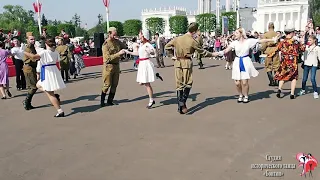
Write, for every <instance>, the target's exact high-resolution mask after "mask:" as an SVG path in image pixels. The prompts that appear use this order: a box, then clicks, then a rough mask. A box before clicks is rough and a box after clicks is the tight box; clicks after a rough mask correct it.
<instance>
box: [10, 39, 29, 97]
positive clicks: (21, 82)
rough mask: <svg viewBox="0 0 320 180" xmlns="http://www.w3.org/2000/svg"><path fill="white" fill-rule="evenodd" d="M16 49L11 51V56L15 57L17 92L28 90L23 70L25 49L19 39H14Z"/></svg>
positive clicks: (13, 59)
mask: <svg viewBox="0 0 320 180" xmlns="http://www.w3.org/2000/svg"><path fill="white" fill-rule="evenodd" d="M12 42H13V44H14V47H13V48H12V49H11V54H12V55H13V58H12V61H13V63H14V65H15V69H16V84H17V85H16V87H17V90H18V91H20V90H24V89H26V79H25V77H24V73H23V71H22V68H23V61H22V59H23V56H24V53H23V51H24V50H23V48H22V47H21V46H20V42H19V40H18V39H13V41H12Z"/></svg>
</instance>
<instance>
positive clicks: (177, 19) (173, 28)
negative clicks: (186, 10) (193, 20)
mask: <svg viewBox="0 0 320 180" xmlns="http://www.w3.org/2000/svg"><path fill="white" fill-rule="evenodd" d="M169 26H170V32H171V33H173V34H184V33H186V32H187V29H188V18H187V17H186V16H171V17H170V19H169Z"/></svg>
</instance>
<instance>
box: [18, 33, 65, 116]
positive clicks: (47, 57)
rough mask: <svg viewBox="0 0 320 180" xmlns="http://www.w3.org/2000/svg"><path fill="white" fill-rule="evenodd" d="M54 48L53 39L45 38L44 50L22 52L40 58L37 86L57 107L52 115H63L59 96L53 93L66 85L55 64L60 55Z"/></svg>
mask: <svg viewBox="0 0 320 180" xmlns="http://www.w3.org/2000/svg"><path fill="white" fill-rule="evenodd" d="M55 48H56V43H55V39H53V38H47V39H46V49H45V50H42V51H40V52H38V54H31V53H27V52H25V53H24V54H25V55H26V56H28V57H30V58H33V59H40V60H39V65H40V66H41V70H40V80H39V81H38V83H37V88H39V89H40V90H41V91H44V92H45V93H46V94H47V96H48V98H49V100H50V101H51V103H52V104H53V106H54V107H55V108H56V109H57V111H58V113H57V114H56V115H55V116H54V117H64V112H63V110H62V109H61V107H60V102H59V97H58V96H57V95H55V94H54V91H57V90H61V89H63V88H65V87H66V85H65V84H64V82H63V79H62V77H61V73H60V71H59V69H58V67H57V65H56V63H57V62H59V61H60V56H59V53H58V52H57V51H56V50H55Z"/></svg>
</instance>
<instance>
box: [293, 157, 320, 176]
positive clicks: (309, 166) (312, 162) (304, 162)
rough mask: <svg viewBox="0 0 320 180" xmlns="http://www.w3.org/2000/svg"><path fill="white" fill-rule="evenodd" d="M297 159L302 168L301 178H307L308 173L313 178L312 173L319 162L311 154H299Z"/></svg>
mask: <svg viewBox="0 0 320 180" xmlns="http://www.w3.org/2000/svg"><path fill="white" fill-rule="evenodd" d="M296 159H297V160H298V161H299V167H300V166H301V167H302V172H301V174H300V176H303V175H304V176H305V177H307V173H308V172H309V177H312V171H313V170H314V169H315V168H316V167H317V166H318V161H317V159H316V158H314V157H313V156H312V155H311V154H310V153H308V154H304V153H298V154H297V155H296Z"/></svg>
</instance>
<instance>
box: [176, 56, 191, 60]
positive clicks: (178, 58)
mask: <svg viewBox="0 0 320 180" xmlns="http://www.w3.org/2000/svg"><path fill="white" fill-rule="evenodd" d="M176 58H177V60H180V59H189V60H191V57H176Z"/></svg>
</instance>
